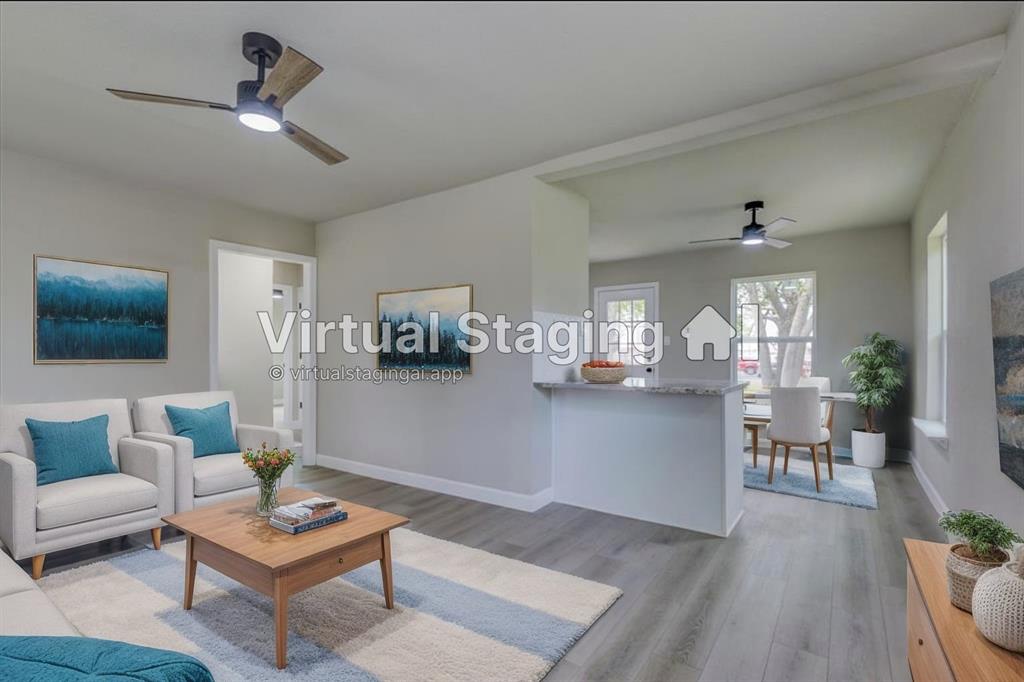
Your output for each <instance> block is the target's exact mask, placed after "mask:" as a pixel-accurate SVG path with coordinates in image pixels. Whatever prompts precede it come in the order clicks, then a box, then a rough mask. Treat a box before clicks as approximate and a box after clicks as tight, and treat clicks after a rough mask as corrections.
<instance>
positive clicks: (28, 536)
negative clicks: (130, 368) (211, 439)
mask: <svg viewBox="0 0 1024 682" xmlns="http://www.w3.org/2000/svg"><path fill="white" fill-rule="evenodd" d="M102 414H105V415H107V417H108V418H109V423H108V425H107V439H108V441H109V444H110V454H111V458H112V459H113V462H114V467H115V468H116V469H118V472H117V473H113V474H100V475H98V476H85V477H82V478H75V479H70V480H66V481H58V482H56V483H50V484H47V485H42V486H39V485H36V464H35V456H34V452H33V448H32V437H31V435H30V434H29V432H28V427H26V426H25V418H26V417H28V418H32V419H40V420H44V421H77V420H80V419H88V418H89V417H96V416H98V415H102ZM131 436H132V426H131V418H130V416H129V414H128V401H127V400H124V399H104V400H76V401H73V402H63V403H33V404H22V405H4V406H2V407H0V541H3V544H4V545H5V546H6V547H7V549H8V550H9V551H10V552H11V555H12V556H13V557H14V558H15V559H27V558H29V557H31V558H32V577H33V578H36V579H38V578H39V577H40V576H41V575H42V572H43V562H44V560H45V559H46V554H47V553H49V552H54V551H57V550H61V549H68V548H70V547H77V546H79V545H83V544H86V543H89V542H98V541H100V540H107V539H109V538H114V537H119V536H121V535H128V534H129V533H137V532H139V531H142V530H149V531H150V533H151V536H152V539H153V545H154V547H155V548H156V549H159V548H160V529H161V527H162V526H163V521H161V517H163V516H166V515H167V514H171V513H173V512H174V487H173V486H174V481H173V471H172V462H171V459H172V455H171V448H170V447H168V446H166V445H163V444H160V443H153V442H147V441H143V440H138V439H135V438H132V437H131Z"/></svg>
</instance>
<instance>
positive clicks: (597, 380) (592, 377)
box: [580, 367, 626, 384]
mask: <svg viewBox="0 0 1024 682" xmlns="http://www.w3.org/2000/svg"><path fill="white" fill-rule="evenodd" d="M580 376H582V377H583V380H584V381H587V382H589V383H591V384H620V383H622V382H623V381H624V380H625V378H626V368H625V367H580Z"/></svg>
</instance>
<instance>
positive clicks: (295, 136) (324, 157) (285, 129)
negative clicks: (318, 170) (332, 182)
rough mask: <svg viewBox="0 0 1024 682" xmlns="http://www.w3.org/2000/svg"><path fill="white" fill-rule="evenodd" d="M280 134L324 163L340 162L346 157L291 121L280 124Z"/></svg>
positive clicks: (331, 164) (330, 164)
mask: <svg viewBox="0 0 1024 682" xmlns="http://www.w3.org/2000/svg"><path fill="white" fill-rule="evenodd" d="M281 134H282V135H284V136H285V137H287V138H288V139H289V140H291V141H292V142H294V143H295V144H297V145H299V146H300V147H302V148H303V149H305V150H306V151H307V152H309V153H310V154H312V155H313V156H315V157H316V158H318V159H320V160H321V161H323V162H324V163H326V164H327V165H328V166H333V165H334V164H336V163H341V162H342V161H345V160H346V159H348V157H347V156H345V155H344V154H342V153H341V152H339V151H338V150H337V149H335V148H334V147H332V146H331V145H329V144H327V143H326V142H324V141H323V140H321V139H320V138H319V137H317V136H316V135H313V134H312V133H308V132H306V131H305V130H303V129H302V128H300V127H299V126H297V125H295V124H294V123H292V122H291V121H285V122H284V123H282V124H281Z"/></svg>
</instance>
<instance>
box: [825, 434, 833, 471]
mask: <svg viewBox="0 0 1024 682" xmlns="http://www.w3.org/2000/svg"><path fill="white" fill-rule="evenodd" d="M825 454H827V455H828V480H830V481H831V480H832V441H831V440H827V441H825Z"/></svg>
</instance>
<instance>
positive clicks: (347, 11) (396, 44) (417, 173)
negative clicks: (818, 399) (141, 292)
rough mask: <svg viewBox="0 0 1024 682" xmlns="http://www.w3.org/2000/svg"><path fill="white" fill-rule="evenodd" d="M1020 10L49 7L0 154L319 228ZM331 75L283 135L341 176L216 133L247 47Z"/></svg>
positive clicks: (244, 133)
mask: <svg viewBox="0 0 1024 682" xmlns="http://www.w3.org/2000/svg"><path fill="white" fill-rule="evenodd" d="M1013 7H1014V3H1007V2H1003V3H999V2H974V3H947V2H936V3H767V2H757V3H690V4H684V3H678V4H675V3H671V4H670V3H660V4H645V5H641V4H639V3H624V4H618V3H616V4H613V3H597V4H590V3H560V4H534V3H525V2H514V3H479V4H478V3H470V4H447V3H446V4H441V3H411V4H398V3H394V4H384V3H381V4H374V3H299V2H288V3H186V2H163V3H117V4H114V3H103V4H100V3H41V2H25V3H23V2H4V3H3V4H2V6H0V144H2V145H3V146H5V147H10V148H13V149H16V150H20V151H23V152H27V153H30V154H37V155H40V156H44V157H50V158H57V159H61V160H66V161H68V162H71V163H74V164H79V165H83V166H88V167H98V168H100V169H103V170H106V171H108V172H111V173H114V174H118V175H122V176H127V177H132V178H135V179H137V180H139V181H140V182H147V183H160V184H170V185H173V186H177V187H181V188H184V189H188V190H193V191H196V192H201V193H203V194H206V195H212V196H217V197H221V198H226V199H229V200H233V201H236V202H239V203H242V204H246V205H250V206H254V207H258V208H263V209H270V210H275V211H278V212H281V213H285V214H289V215H294V216H298V217H301V218H305V219H309V220H324V219H329V218H333V217H336V216H339V215H344V214H348V213H353V212H357V211H361V210H366V209H368V208H372V207H376V206H381V205H385V204H388V203H392V202H394V201H398V200H401V199H405V198H409V197H413V196H418V195H422V194H426V193H429V192H433V191H437V190H440V189H444V188H447V187H452V186H457V185H460V184H463V183H466V182H470V181H473V180H476V179H481V178H484V177H489V176H492V175H495V174H498V173H501V172H504V171H509V170H514V169H518V168H524V167H527V166H531V165H533V164H535V163H539V162H541V161H544V160H547V159H551V158H554V157H557V156H561V155H564V154H567V153H570V152H574V151H578V150H582V149H587V148H590V147H593V146H595V145H599V144H604V143H608V142H613V141H616V140H620V139H623V138H627V137H631V136H634V135H637V134H640V133H644V132H649V131H653V130H658V129H662V128H665V127H668V126H671V125H674V124H678V123H682V122H685V121H689V120H693V119H696V118H700V117H703V116H707V115H711V114H715V113H719V112H723V111H727V110H731V109H734V108H736V107H740V106H744V105H749V104H752V103H756V102H760V101H763V100H766V99H770V98H773V97H777V96H779V95H782V94H786V93H789V92H794V91H798V90H802V89H805V88H808V87H812V86H816V85H820V84H824V83H829V82H833V81H836V80H840V79H843V78H847V77H850V76H853V75H856V74H860V73H864V72H867V71H871V70H874V69H878V68H882V67H886V66H890V65H894V64H897V63H900V62H904V61H907V60H910V59H914V58H917V57H920V56H924V55H926V54H931V53H934V52H938V51H940V50H943V49H946V48H949V47H953V46H956V45H960V44H963V43H967V42H970V41H973V40H977V39H980V38H984V37H988V36H991V35H995V34H998V33H1001V32H1003V31H1004V30H1005V28H1006V25H1007V23H1008V21H1009V17H1010V15H1011V13H1012V11H1013ZM249 30H258V31H263V32H266V33H270V34H272V35H274V36H276V37H277V38H278V39H279V40H280V41H281V42H282V43H284V44H290V45H293V46H295V47H296V48H297V49H299V50H300V51H302V52H304V53H306V54H308V55H309V56H311V57H312V58H314V59H315V60H317V61H318V62H319V63H320V64H322V65H323V66H324V67H325V69H326V70H325V72H324V73H323V74H322V75H321V76H320V77H319V78H317V79H316V80H315V81H314V82H313V83H312V84H311V85H310V86H309V87H308V88H307V89H306V90H305V91H303V92H302V93H301V94H300V95H299V96H298V97H296V98H295V99H294V100H293V101H292V102H290V103H289V104H288V106H287V112H286V113H287V117H288V118H289V119H291V120H293V121H295V122H297V123H299V124H300V125H302V126H303V127H305V128H306V129H308V130H310V131H311V132H313V133H315V134H316V135H319V136H320V137H322V138H323V139H325V140H326V141H327V142H329V143H331V144H333V145H334V146H336V147H338V148H339V149H341V150H342V151H344V152H345V153H347V154H348V155H349V156H351V160H350V161H348V162H345V163H343V164H340V165H338V166H335V167H333V168H331V167H326V166H324V165H323V164H321V163H320V162H319V161H317V160H316V159H314V158H313V157H311V156H309V155H307V154H305V153H304V152H302V151H301V150H300V149H299V148H298V147H297V146H296V145H293V144H291V143H290V142H288V141H287V140H286V139H284V138H283V137H281V136H268V137H269V139H267V138H261V137H260V134H259V133H255V132H251V131H249V130H247V129H244V128H242V127H241V126H240V125H239V124H238V123H237V121H235V120H234V119H233V117H232V116H230V115H227V114H222V113H220V112H214V111H207V110H199V109H189V108H180V107H177V108H176V107H169V106H159V105H149V104H143V103H131V102H124V101H119V100H117V99H115V98H114V97H112V96H111V95H109V94H107V93H106V92H104V88H106V87H117V88H124V89H134V90H143V91H147V92H156V93H163V94H170V95H178V96H184V97H192V98H199V99H211V100H215V101H223V102H227V103H233V102H234V99H233V98H234V87H235V83H236V81H238V80H242V79H249V78H253V77H254V76H253V73H254V67H252V66H251V65H250V64H249V63H248V62H246V61H245V60H244V59H243V58H242V56H241V48H240V41H241V35H242V33H243V32H245V31H249Z"/></svg>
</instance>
